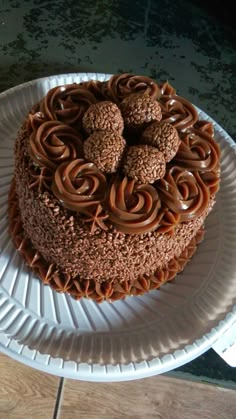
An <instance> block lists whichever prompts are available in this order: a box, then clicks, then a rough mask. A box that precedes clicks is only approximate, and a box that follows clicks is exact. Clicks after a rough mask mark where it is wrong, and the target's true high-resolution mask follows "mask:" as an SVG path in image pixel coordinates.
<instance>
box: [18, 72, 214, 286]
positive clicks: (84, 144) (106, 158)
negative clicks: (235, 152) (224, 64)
mask: <svg viewBox="0 0 236 419" xmlns="http://www.w3.org/2000/svg"><path fill="white" fill-rule="evenodd" d="M219 156H220V151H219V147H218V146H217V144H216V143H215V141H214V132H213V127H212V125H211V124H209V123H208V122H206V121H199V120H198V114H197V112H196V110H195V108H194V107H193V106H192V105H191V104H190V103H189V102H188V101H186V99H184V98H181V97H180V96H178V95H176V92H175V90H174V89H173V87H172V86H170V85H169V84H168V83H163V84H162V85H159V86H158V85H157V84H156V83H155V82H153V81H152V80H151V79H148V78H145V77H143V76H133V75H121V76H120V75H117V76H113V77H112V78H111V79H110V80H108V81H107V82H94V81H89V82H85V83H82V84H80V85H76V84H73V85H65V86H62V87H56V88H54V89H51V91H49V92H48V94H47V95H46V97H45V98H43V99H42V101H41V102H40V104H37V105H35V107H34V108H33V110H32V111H31V112H30V113H29V116H28V117H27V119H26V121H25V123H24V124H23V126H22V128H21V130H20V131H19V134H18V137H17V141H16V146H15V175H14V177H15V188H16V196H17V200H18V205H19V214H20V220H21V223H22V226H23V230H24V234H25V237H26V238H28V239H29V240H30V242H31V244H32V246H33V247H34V248H35V250H36V251H38V252H39V254H40V255H41V256H40V257H42V258H43V260H44V261H45V263H46V264H49V266H50V265H53V267H54V269H55V270H58V271H60V272H61V273H62V275H66V276H67V277H68V278H70V279H71V281H72V282H73V280H74V279H76V281H77V282H81V283H84V281H90V282H91V283H94V282H95V283H97V284H108V283H110V284H114V283H116V284H122V282H125V281H129V283H130V284H131V283H134V282H135V281H137V280H138V279H140V278H141V277H143V276H145V277H150V276H152V275H153V274H154V273H155V272H156V271H157V270H163V269H167V266H168V264H169V263H170V261H171V260H174V259H175V258H177V259H178V258H179V257H180V255H181V254H183V252H184V250H185V249H187V248H188V246H189V244H190V243H191V242H192V240H194V238H195V237H197V235H198V231H199V229H200V228H201V227H202V226H203V223H204V220H205V219H206V217H207V216H208V214H209V212H210V211H211V210H212V207H213V205H214V202H215V195H216V193H217V191H218V189H219V182H220V167H219Z"/></svg>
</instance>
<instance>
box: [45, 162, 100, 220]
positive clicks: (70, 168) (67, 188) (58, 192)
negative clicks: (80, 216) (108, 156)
mask: <svg viewBox="0 0 236 419" xmlns="http://www.w3.org/2000/svg"><path fill="white" fill-rule="evenodd" d="M106 187H107V183H106V178H105V176H104V175H103V174H102V172H100V171H99V170H98V168H97V167H96V166H95V165H94V164H93V163H89V162H86V161H85V160H83V159H76V160H73V161H70V162H65V163H62V164H61V165H60V166H58V168H57V170H56V172H55V174H54V180H53V183H52V192H53V194H54V195H55V196H56V197H57V199H59V201H60V202H61V203H62V205H63V206H64V207H66V208H68V209H70V210H72V211H77V212H81V213H86V209H89V208H90V207H91V206H92V205H97V204H99V203H100V202H101V201H102V200H103V199H104V195H105V190H106Z"/></svg>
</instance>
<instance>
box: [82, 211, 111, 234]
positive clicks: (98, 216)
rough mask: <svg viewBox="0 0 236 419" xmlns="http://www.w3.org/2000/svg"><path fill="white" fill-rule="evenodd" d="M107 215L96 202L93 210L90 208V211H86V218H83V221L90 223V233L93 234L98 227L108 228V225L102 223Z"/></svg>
mask: <svg viewBox="0 0 236 419" xmlns="http://www.w3.org/2000/svg"><path fill="white" fill-rule="evenodd" d="M108 217H109V215H108V214H106V213H105V212H104V210H103V207H102V206H101V204H98V205H97V206H96V208H95V210H92V211H91V212H90V211H87V214H86V218H84V221H85V223H91V226H90V233H91V234H94V232H95V231H96V229H97V228H98V227H100V228H101V229H102V230H105V231H107V230H108V227H107V226H106V224H105V223H104V220H106V219H107V218H108Z"/></svg>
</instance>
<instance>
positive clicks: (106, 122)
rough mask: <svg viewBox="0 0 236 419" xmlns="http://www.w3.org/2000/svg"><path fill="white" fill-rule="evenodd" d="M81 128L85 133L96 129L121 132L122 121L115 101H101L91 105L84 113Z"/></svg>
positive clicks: (122, 128) (122, 127)
mask: <svg viewBox="0 0 236 419" xmlns="http://www.w3.org/2000/svg"><path fill="white" fill-rule="evenodd" d="M83 128H84V130H85V132H86V133H87V134H91V133H92V132H94V131H98V130H102V131H114V132H117V133H118V134H122V132H123V130H124V121H123V118H122V115H121V112H120V109H119V108H118V106H117V105H116V104H115V103H112V102H109V101H103V102H98V103H95V104H93V105H91V106H90V107H89V108H88V109H87V111H86V112H85V113H84V116H83Z"/></svg>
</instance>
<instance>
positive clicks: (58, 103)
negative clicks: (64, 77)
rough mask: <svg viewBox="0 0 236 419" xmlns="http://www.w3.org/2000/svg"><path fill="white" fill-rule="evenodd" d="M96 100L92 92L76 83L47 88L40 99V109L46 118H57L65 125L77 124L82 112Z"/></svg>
mask: <svg viewBox="0 0 236 419" xmlns="http://www.w3.org/2000/svg"><path fill="white" fill-rule="evenodd" d="M96 102H97V100H96V98H95V96H94V95H93V93H92V92H90V91H89V90H88V89H86V88H83V87H81V86H79V85H78V84H76V83H73V84H67V85H64V86H57V87H54V88H53V89H51V90H49V92H48V93H47V95H46V96H45V98H44V99H43V100H42V101H41V104H40V111H41V112H42V114H43V115H44V118H45V119H48V120H59V121H62V122H64V123H65V124H67V125H75V124H79V123H80V120H81V118H82V116H83V114H84V112H85V111H86V110H87V109H88V107H89V106H90V105H91V104H92V103H96Z"/></svg>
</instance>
